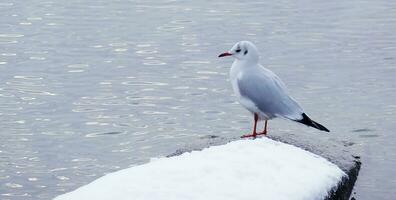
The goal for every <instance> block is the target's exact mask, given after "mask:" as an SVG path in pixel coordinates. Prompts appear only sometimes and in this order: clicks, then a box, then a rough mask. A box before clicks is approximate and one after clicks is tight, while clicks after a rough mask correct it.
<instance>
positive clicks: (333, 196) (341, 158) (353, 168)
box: [168, 134, 361, 200]
mask: <svg viewBox="0 0 396 200" xmlns="http://www.w3.org/2000/svg"><path fill="white" fill-rule="evenodd" d="M329 137H330V138H331V135H329ZM329 137H327V136H326V137H322V136H319V135H318V137H315V138H312V136H307V135H294V134H287V135H281V136H280V135H277V136H272V135H269V138H271V139H273V140H277V141H280V142H283V143H287V144H291V145H294V146H297V147H299V148H302V149H304V150H307V151H310V152H312V153H314V154H317V155H320V156H322V157H324V158H326V159H328V160H329V161H330V162H332V163H334V164H336V165H337V166H338V167H339V168H340V169H341V170H343V171H344V172H345V173H346V174H347V176H348V177H345V178H343V179H342V181H341V182H339V184H338V186H337V187H336V188H334V189H333V190H332V191H330V193H329V196H328V197H327V198H325V200H348V199H349V197H350V196H351V192H352V189H353V186H354V184H355V182H356V179H357V177H358V174H359V170H360V165H361V162H360V156H359V153H358V150H357V149H355V148H354V144H353V143H349V142H345V141H339V140H336V139H334V138H331V139H329ZM201 139H202V140H201V141H199V142H195V143H194V144H188V145H186V146H185V147H184V148H181V149H178V150H176V151H175V152H174V153H172V154H170V155H168V157H172V156H177V155H181V154H183V153H184V152H191V151H194V150H202V149H204V148H207V147H210V146H216V145H222V144H226V143H229V142H231V141H235V140H239V139H240V138H222V137H218V136H215V135H209V136H204V137H202V138H201Z"/></svg>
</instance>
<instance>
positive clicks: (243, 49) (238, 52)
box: [219, 41, 259, 62]
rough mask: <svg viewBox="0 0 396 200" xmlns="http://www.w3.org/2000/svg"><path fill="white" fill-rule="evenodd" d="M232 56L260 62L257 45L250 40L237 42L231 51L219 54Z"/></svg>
mask: <svg viewBox="0 0 396 200" xmlns="http://www.w3.org/2000/svg"><path fill="white" fill-rule="evenodd" d="M225 56H232V57H234V58H235V59H238V60H245V61H252V62H258V59H259V55H258V51H257V48H256V46H255V45H254V44H253V43H252V42H249V41H240V42H237V43H236V44H235V45H234V46H233V47H232V48H231V49H230V50H229V51H227V52H224V53H222V54H220V55H219V57H225Z"/></svg>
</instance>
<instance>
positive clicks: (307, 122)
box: [296, 113, 330, 132]
mask: <svg viewBox="0 0 396 200" xmlns="http://www.w3.org/2000/svg"><path fill="white" fill-rule="evenodd" d="M302 117H303V118H302V119H300V120H296V122H300V123H302V124H305V125H307V126H312V127H314V128H316V129H319V130H321V131H326V132H330V131H329V129H327V128H326V127H324V126H323V125H321V124H319V123H318V122H315V121H314V120H312V119H311V118H309V117H308V116H307V115H306V114H305V113H303V114H302Z"/></svg>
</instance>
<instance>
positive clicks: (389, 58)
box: [384, 57, 393, 60]
mask: <svg viewBox="0 0 396 200" xmlns="http://www.w3.org/2000/svg"><path fill="white" fill-rule="evenodd" d="M384 60H393V57H386V58H384Z"/></svg>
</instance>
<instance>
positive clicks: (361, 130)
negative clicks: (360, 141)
mask: <svg viewBox="0 0 396 200" xmlns="http://www.w3.org/2000/svg"><path fill="white" fill-rule="evenodd" d="M371 131H374V130H373V129H369V128H360V129H354V130H352V131H351V132H355V133H358V132H371Z"/></svg>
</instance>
